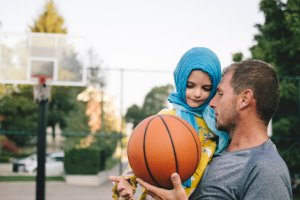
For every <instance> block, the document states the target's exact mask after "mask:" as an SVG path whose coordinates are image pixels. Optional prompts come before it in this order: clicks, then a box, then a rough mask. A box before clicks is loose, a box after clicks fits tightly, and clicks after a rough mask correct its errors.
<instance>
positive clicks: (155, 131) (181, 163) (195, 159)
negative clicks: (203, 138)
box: [127, 114, 201, 189]
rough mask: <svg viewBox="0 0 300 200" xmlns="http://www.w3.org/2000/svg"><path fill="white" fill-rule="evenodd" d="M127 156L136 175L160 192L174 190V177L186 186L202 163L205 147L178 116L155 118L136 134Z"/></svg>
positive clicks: (133, 133) (135, 132) (140, 126)
mask: <svg viewBox="0 0 300 200" xmlns="http://www.w3.org/2000/svg"><path fill="white" fill-rule="evenodd" d="M127 155H128V161H129V164H130V166H131V168H132V170H133V173H134V174H135V175H136V176H137V177H138V178H141V179H143V180H144V181H146V182H148V183H150V184H152V185H155V186H157V187H160V188H165V189H171V188H173V184H172V182H171V178H170V177H171V174H172V173H174V172H177V173H178V174H179V175H180V178H181V181H182V182H185V181H186V180H187V179H189V178H190V177H191V176H192V175H193V173H194V172H195V170H196V168H197V166H198V163H199V162H200V159H201V143H200V140H199V138H198V135H197V133H196V131H195V129H194V128H193V127H192V126H191V125H190V124H189V123H188V122H186V121H185V120H183V119H181V118H179V117H177V116H174V115H166V114H163V115H153V116H150V117H147V118H146V119H144V120H143V121H141V122H140V123H139V124H138V125H137V126H136V127H135V128H134V129H133V131H132V134H131V136H130V138H129V141H128V146H127Z"/></svg>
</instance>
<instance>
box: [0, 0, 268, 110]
mask: <svg viewBox="0 0 300 200" xmlns="http://www.w3.org/2000/svg"><path fill="white" fill-rule="evenodd" d="M54 2H55V3H56V5H57V8H58V10H59V13H60V14H61V15H62V16H63V17H64V18H65V20H66V25H67V28H68V31H69V35H73V36H84V37H85V38H86V42H87V47H88V48H89V47H92V48H94V49H95V51H96V52H97V53H98V55H99V57H100V59H101V60H103V67H105V68H124V69H143V70H148V69H149V70H164V71H173V69H174V68H175V66H176V64H177V62H178V60H179V58H180V56H181V55H182V54H183V53H184V52H185V51H186V50H188V49H189V48H191V47H194V46H205V47H208V48H211V49H212V50H213V51H215V52H216V54H217V55H218V56H219V58H220V61H221V64H222V66H227V65H228V64H230V63H231V59H232V54H233V53H235V52H238V51H241V52H243V53H244V54H245V55H246V57H247V56H249V52H248V49H249V47H250V46H252V45H253V44H254V41H253V36H254V34H255V33H256V32H257V30H256V29H255V28H254V25H255V24H257V23H262V22H263V14H262V13H261V12H259V0H242V1H241V0H226V1H224V0H151V1H150V0H148V1H146V0H126V1H124V0H105V1H104V0H76V1H72V0H54ZM44 4H45V1H41V0H26V1H24V0H9V1H7V0H0V21H1V24H2V26H1V27H0V31H3V32H12V33H25V32H28V31H29V28H28V26H29V25H32V24H33V21H34V19H36V18H37V16H38V15H39V14H40V13H41V12H42V9H43V6H44ZM108 74H109V76H110V77H109V78H108V80H107V91H108V92H109V93H110V94H111V95H113V96H114V97H115V98H116V104H117V105H118V104H120V103H118V102H120V85H121V82H120V80H119V79H120V75H119V74H118V72H109V73H108ZM123 78H124V79H123V80H124V82H123V84H124V86H123V97H122V99H123V103H122V105H123V108H124V109H125V108H127V107H128V106H130V105H131V104H133V103H137V104H139V105H140V104H141V103H142V101H143V99H144V96H145V95H146V93H147V92H148V91H149V90H150V89H151V88H152V87H154V86H157V85H163V84H166V83H172V81H173V79H172V74H171V73H170V74H156V73H137V72H125V73H124V77H123Z"/></svg>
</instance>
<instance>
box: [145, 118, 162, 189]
mask: <svg viewBox="0 0 300 200" xmlns="http://www.w3.org/2000/svg"><path fill="white" fill-rule="evenodd" d="M154 118H155V117H153V118H152V119H151V120H149V122H148V124H147V126H146V128H145V132H144V141H143V151H144V160H145V164H146V168H147V170H148V173H149V175H150V177H151V178H152V180H153V181H154V182H155V184H156V185H157V186H159V187H162V186H161V185H160V184H159V183H158V182H157V180H156V179H155V178H154V176H153V174H152V173H151V170H150V167H149V165H148V161H147V156H146V135H147V130H148V126H149V125H150V123H151V121H152V120H153V119H154Z"/></svg>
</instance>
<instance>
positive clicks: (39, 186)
mask: <svg viewBox="0 0 300 200" xmlns="http://www.w3.org/2000/svg"><path fill="white" fill-rule="evenodd" d="M47 105H48V100H41V101H40V102H39V112H38V115H39V120H38V143H37V161H38V166H37V176H36V200H44V199H45V157H46V122H47Z"/></svg>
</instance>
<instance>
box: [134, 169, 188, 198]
mask: <svg viewBox="0 0 300 200" xmlns="http://www.w3.org/2000/svg"><path fill="white" fill-rule="evenodd" d="M171 180H172V183H173V186H174V189H173V190H166V189H162V188H158V187H155V186H153V185H150V184H149V183H146V182H144V181H143V180H141V179H139V178H137V182H138V183H139V184H141V185H142V186H143V187H144V188H145V189H146V190H147V192H148V194H149V195H150V196H152V197H153V198H155V199H157V200H188V197H187V195H186V193H185V190H184V189H183V187H182V185H181V180H180V177H179V175H178V174H177V173H173V174H172V175H171Z"/></svg>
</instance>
